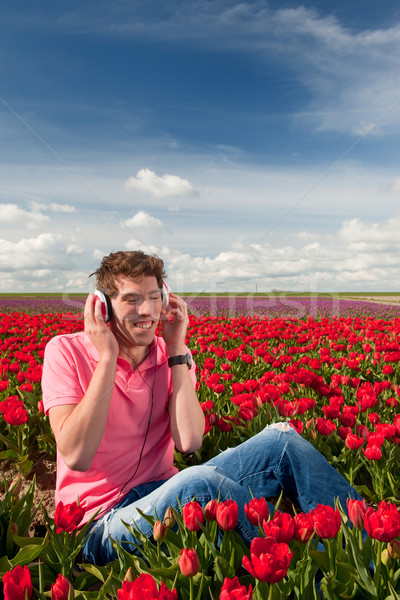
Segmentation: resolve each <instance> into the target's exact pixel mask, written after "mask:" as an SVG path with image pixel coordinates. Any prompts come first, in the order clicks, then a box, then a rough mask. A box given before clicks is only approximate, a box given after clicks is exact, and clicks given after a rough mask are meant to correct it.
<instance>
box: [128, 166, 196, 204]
mask: <svg viewBox="0 0 400 600" xmlns="http://www.w3.org/2000/svg"><path fill="white" fill-rule="evenodd" d="M125 190H127V191H131V190H138V191H140V192H145V193H146V194H151V195H152V196H153V197H154V198H167V197H169V196H193V195H194V194H195V193H196V192H195V190H194V188H193V187H192V184H191V183H190V182H189V181H188V180H187V179H182V178H181V177H179V176H178V175H169V174H165V175H162V176H161V177H160V176H159V175H157V174H156V173H155V172H154V171H151V170H150V169H140V171H138V172H137V173H136V177H130V178H129V179H128V180H127V181H126V182H125Z"/></svg>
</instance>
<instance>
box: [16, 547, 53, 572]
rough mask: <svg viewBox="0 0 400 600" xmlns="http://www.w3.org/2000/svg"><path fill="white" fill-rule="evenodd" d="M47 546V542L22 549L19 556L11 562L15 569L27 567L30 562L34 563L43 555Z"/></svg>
mask: <svg viewBox="0 0 400 600" xmlns="http://www.w3.org/2000/svg"><path fill="white" fill-rule="evenodd" d="M46 546H47V542H44V543H43V544H41V545H38V544H31V545H28V546H24V548H21V550H20V551H19V552H18V554H17V555H16V556H14V558H13V559H12V561H11V562H12V565H13V567H16V566H17V565H26V564H28V563H30V562H33V561H34V560H35V559H36V558H38V557H39V556H40V555H41V553H42V552H43V550H44V549H45V548H46Z"/></svg>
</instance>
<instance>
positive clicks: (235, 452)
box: [83, 423, 361, 565]
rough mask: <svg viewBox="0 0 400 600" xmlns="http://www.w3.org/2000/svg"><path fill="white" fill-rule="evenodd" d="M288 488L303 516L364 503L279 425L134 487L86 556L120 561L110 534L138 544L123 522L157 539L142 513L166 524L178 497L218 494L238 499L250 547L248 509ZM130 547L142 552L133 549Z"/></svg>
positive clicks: (91, 540)
mask: <svg viewBox="0 0 400 600" xmlns="http://www.w3.org/2000/svg"><path fill="white" fill-rule="evenodd" d="M282 489H283V491H284V493H285V495H287V496H288V497H289V498H291V499H292V500H293V502H295V503H296V504H298V505H299V506H300V508H301V509H302V511H303V512H309V511H310V510H311V509H313V508H315V507H316V506H317V504H325V505H331V506H334V503H335V499H336V498H337V497H338V498H339V500H340V503H341V505H342V507H343V509H344V510H346V501H347V498H348V497H351V498H357V499H361V497H360V496H359V495H358V494H357V492H356V491H355V490H354V489H353V488H352V487H351V486H350V485H349V484H348V483H347V481H346V480H345V479H344V478H343V477H342V476H341V475H339V473H338V472H337V471H336V470H335V469H334V468H333V467H332V466H331V465H330V464H329V463H328V462H327V460H326V459H325V458H324V457H323V456H322V454H320V453H319V452H318V451H317V450H316V449H315V448H314V447H313V446H312V444H310V443H309V442H308V441H307V440H305V439H304V438H302V437H301V436H300V435H299V434H298V433H297V432H296V431H295V430H294V429H293V428H292V427H290V426H289V425H288V424H286V423H277V424H274V425H269V426H267V427H266V428H265V429H264V430H263V431H261V432H260V433H258V434H257V435H255V436H253V437H252V438H250V439H249V440H247V441H246V442H244V443H243V444H241V445H239V446H237V447H236V448H230V449H228V450H225V451H224V452H222V453H221V454H219V455H218V456H216V457H214V458H212V459H211V460H209V461H208V462H207V463H204V464H203V465H198V466H194V467H189V468H187V469H184V470H183V471H181V472H180V473H177V474H176V475H174V476H173V477H172V478H171V479H168V480H166V481H153V482H150V483H147V484H141V485H138V486H136V487H134V488H132V489H131V490H130V491H129V492H128V494H127V495H126V496H125V497H124V498H123V499H122V500H121V501H120V502H119V503H118V504H117V505H116V506H115V507H114V508H111V509H110V511H109V512H108V513H106V514H105V515H104V516H103V517H102V518H100V519H99V520H97V521H95V523H94V525H93V526H92V528H91V532H90V536H89V537H88V539H87V540H86V542H85V545H84V548H83V553H84V558H85V560H87V561H88V562H91V563H94V564H98V565H101V564H106V563H107V562H109V561H111V560H113V559H115V558H116V553H115V551H114V549H113V547H112V544H111V542H110V539H109V536H110V537H111V538H112V539H114V540H119V541H120V542H122V541H124V542H128V543H129V542H132V541H133V542H135V541H136V540H135V539H134V538H133V537H132V536H131V534H130V533H129V531H128V529H127V528H126V527H125V525H124V524H123V523H122V521H125V522H126V523H132V522H133V521H134V522H135V525H136V526H137V527H138V528H139V529H140V531H141V532H142V533H144V534H145V535H146V536H148V537H151V535H152V533H153V528H152V527H151V526H150V524H149V523H148V522H147V521H146V520H145V519H143V517H141V516H140V515H139V513H138V512H137V511H136V509H137V508H139V509H140V510H141V511H142V512H143V513H145V514H146V515H153V516H157V517H158V518H159V519H161V520H162V518H163V517H164V513H165V511H166V509H167V508H168V507H169V506H172V507H173V508H175V509H177V510H179V504H178V500H177V498H179V500H180V502H181V505H182V506H183V505H184V504H186V503H187V502H189V501H190V500H192V499H193V497H195V498H196V500H197V502H199V503H200V504H201V505H202V506H205V505H206V504H207V502H208V501H209V500H212V499H217V498H218V496H219V497H220V500H221V501H224V500H227V499H229V498H231V499H232V500H236V502H237V504H238V507H239V520H238V524H237V527H236V531H237V532H238V533H239V535H240V536H241V537H242V539H243V540H244V542H245V543H246V544H247V545H250V542H251V540H252V539H253V538H254V537H257V536H258V529H257V527H254V526H253V525H251V524H250V523H249V521H248V520H247V518H246V516H245V512H244V505H245V504H246V503H247V504H248V503H249V502H250V500H251V498H252V497H255V498H260V497H262V496H263V497H265V498H268V497H272V496H277V495H279V494H280V492H281V490H282ZM270 510H272V511H273V507H270ZM124 547H127V546H126V544H124ZM128 549H129V550H130V551H131V552H132V553H137V550H136V549H135V548H133V547H129V546H128Z"/></svg>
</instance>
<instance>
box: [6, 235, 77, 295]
mask: <svg viewBox="0 0 400 600" xmlns="http://www.w3.org/2000/svg"><path fill="white" fill-rule="evenodd" d="M76 256H80V248H78V247H72V246H71V245H69V243H68V242H67V241H66V240H65V238H64V236H62V235H60V234H55V233H42V234H40V235H38V236H37V237H31V238H23V239H21V240H19V241H17V242H12V241H10V240H6V239H0V291H10V292H15V291H19V290H22V291H28V290H31V291H48V292H52V291H53V292H57V291H60V290H62V289H63V288H64V286H65V283H66V281H67V280H68V279H69V278H70V277H71V276H72V274H73V272H74V267H75V265H74V259H75V258H76ZM70 273H71V275H70Z"/></svg>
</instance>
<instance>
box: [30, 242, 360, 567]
mask: <svg viewBox="0 0 400 600" xmlns="http://www.w3.org/2000/svg"><path fill="white" fill-rule="evenodd" d="M94 274H95V275H96V287H97V289H99V290H100V291H101V292H103V293H105V294H106V295H107V298H109V303H110V309H111V312H112V316H111V320H110V323H109V324H107V323H106V322H105V320H104V316H103V312H102V303H101V302H100V300H99V298H98V297H97V296H96V295H95V294H90V295H89V297H88V299H87V302H86V305H85V315H84V316H85V331H84V332H81V333H76V334H68V335H62V336H57V337H56V338H54V339H53V340H51V341H50V342H49V344H48V345H47V347H46V352H45V360H44V369H43V379H42V387H43V403H44V407H45V410H46V412H47V413H48V414H49V418H50V424H51V427H52V429H53V432H54V435H55V439H56V442H57V484H56V501H57V502H58V501H62V502H64V504H66V503H71V502H74V501H76V500H77V498H78V497H79V500H80V502H81V504H83V505H84V506H85V508H86V514H85V518H86V520H87V519H89V518H90V517H91V516H92V515H93V514H94V513H96V512H97V516H96V520H95V522H94V526H92V529H91V535H90V536H89V538H88V540H87V542H86V544H85V547H84V555H85V558H86V559H87V560H89V561H91V562H94V563H96V564H105V563H107V562H109V561H110V560H112V559H113V558H115V556H116V554H115V551H114V549H113V546H112V543H111V541H110V537H111V538H112V539H118V540H119V541H127V542H134V541H135V540H134V539H132V536H131V535H130V533H129V531H128V530H127V528H126V527H125V526H124V525H123V523H122V521H125V522H132V521H135V524H136V526H138V527H139V529H140V530H141V531H142V532H143V533H145V534H146V535H148V536H150V535H151V533H152V528H151V527H150V525H149V523H148V522H147V521H146V520H145V519H143V518H142V517H140V515H139V513H138V511H137V509H138V508H139V509H140V510H141V511H143V512H144V513H145V514H152V515H154V514H156V513H157V515H159V516H160V517H162V516H163V515H164V512H165V510H166V509H167V507H168V506H170V505H171V506H173V507H174V508H178V500H177V498H179V500H180V502H181V504H182V505H184V504H186V503H187V502H189V501H190V500H191V499H192V498H193V497H194V496H195V497H196V500H197V501H198V502H199V503H201V504H202V505H203V506H204V505H205V504H206V503H207V502H208V501H209V500H211V499H215V498H218V497H220V499H221V500H226V499H228V498H232V499H234V500H236V501H237V503H238V506H239V521H238V525H237V531H238V532H239V534H240V535H241V536H242V537H243V539H244V540H245V541H246V542H247V543H248V544H249V543H250V541H251V540H252V539H253V537H255V536H257V528H255V527H254V526H252V525H250V523H249V522H248V520H247V519H246V517H245V514H244V505H245V504H246V503H248V502H249V501H250V499H251V498H252V496H254V497H261V496H264V497H270V496H275V495H277V494H278V493H279V491H280V489H281V488H283V489H284V490H285V492H286V493H287V494H288V495H290V496H291V497H292V498H293V499H295V500H296V501H297V502H298V503H299V505H300V506H301V508H302V510H303V511H305V512H306V511H308V510H310V509H312V508H314V507H315V506H316V505H317V504H318V503H321V504H331V505H333V504H334V500H335V497H336V496H338V497H339V499H340V500H341V503H342V506H345V504H346V499H347V497H348V496H349V495H350V496H352V497H358V498H359V496H358V495H357V494H356V492H355V491H354V490H353V489H352V488H351V487H350V486H349V485H348V484H347V482H346V481H345V480H344V479H343V478H342V477H341V476H340V475H339V474H338V473H337V471H336V470H335V469H333V468H332V467H331V466H330V465H329V464H328V463H327V461H326V460H325V459H324V458H323V457H322V455H321V454H319V453H318V452H317V451H316V450H315V449H314V448H313V446H312V445H311V444H309V443H308V442H307V441H306V440H304V439H303V438H302V437H301V436H300V435H298V434H297V433H296V432H295V431H294V430H293V429H291V428H290V427H289V426H288V425H287V424H285V423H282V424H278V425H276V426H270V427H266V428H265V429H264V430H263V431H262V432H261V433H259V434H258V435H257V436H254V437H253V438H251V439H250V440H248V441H247V442H245V443H244V444H242V445H241V446H239V447H237V448H234V449H229V450H227V451H225V452H223V453H222V454H220V455H219V456H217V457H215V458H213V459H212V460H211V461H208V463H206V464H205V465H201V466H198V467H191V468H188V469H185V470H183V471H182V472H180V473H178V472H177V469H176V468H175V467H174V466H173V451H174V446H175V447H176V448H177V449H178V450H180V451H181V452H185V453H187V452H193V451H195V450H196V449H197V448H199V447H200V445H201V441H202V435H203V432H204V417H203V413H202V410H201V407H200V405H199V402H198V400H197V397H196V393H195V388H194V383H195V376H194V369H195V367H194V365H192V364H191V357H190V353H189V352H188V349H187V347H186V346H185V336H186V330H187V325H188V314H187V307H186V304H185V302H184V301H183V299H182V298H180V297H179V296H177V295H176V294H172V293H171V294H170V295H169V305H168V306H165V303H164V306H163V295H164V296H165V291H163V289H164V286H163V280H164V277H165V273H164V264H163V261H162V260H161V259H160V258H158V257H156V256H149V255H146V254H144V253H143V252H140V251H134V252H115V253H112V254H110V255H109V256H107V257H105V258H104V259H103V261H102V263H101V265H100V267H99V268H98V269H97V271H96V272H95V273H94ZM160 321H161V332H162V337H159V336H156V335H155V332H156V329H157V326H158V324H159V322H160ZM130 549H131V550H132V551H133V547H130Z"/></svg>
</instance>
